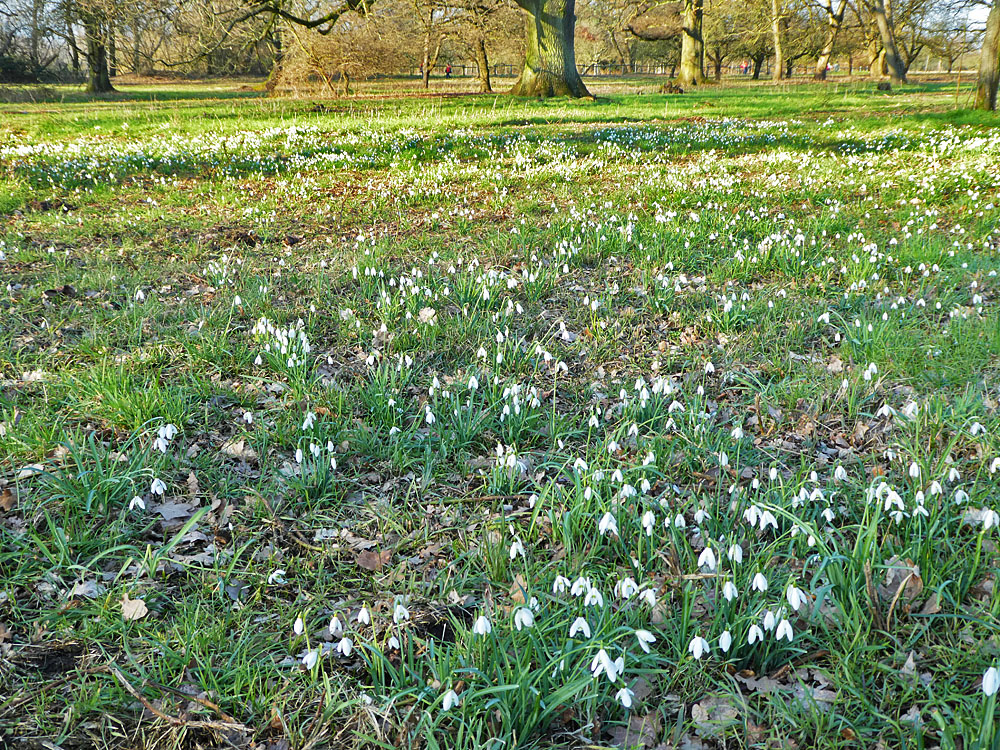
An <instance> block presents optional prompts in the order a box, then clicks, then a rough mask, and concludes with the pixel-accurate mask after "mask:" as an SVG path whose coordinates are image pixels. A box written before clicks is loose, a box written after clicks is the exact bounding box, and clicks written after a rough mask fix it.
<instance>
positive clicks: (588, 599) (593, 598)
mask: <svg viewBox="0 0 1000 750" xmlns="http://www.w3.org/2000/svg"><path fill="white" fill-rule="evenodd" d="M583 606H584V607H594V606H597V607H603V606H604V594H602V593H601V592H600V591H598V590H597V589H596V588H591V589H590V590H589V591H587V595H586V596H585V597H584V598H583Z"/></svg>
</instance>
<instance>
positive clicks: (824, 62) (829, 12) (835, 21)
mask: <svg viewBox="0 0 1000 750" xmlns="http://www.w3.org/2000/svg"><path fill="white" fill-rule="evenodd" d="M823 10H824V11H825V12H826V36H825V37H824V38H823V46H822V48H821V49H820V51H819V57H818V58H817V59H816V72H815V73H813V78H814V79H815V80H817V81H825V80H826V69H827V68H828V67H830V56H831V55H833V45H834V43H835V42H836V41H837V35H838V34H839V33H840V27H841V26H842V25H843V23H844V12H845V11H846V10H847V0H840V3H839V5H838V6H837V8H836V9H834V7H833V0H826V4H825V5H824V6H823Z"/></svg>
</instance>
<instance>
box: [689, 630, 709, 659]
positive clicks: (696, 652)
mask: <svg viewBox="0 0 1000 750" xmlns="http://www.w3.org/2000/svg"><path fill="white" fill-rule="evenodd" d="M711 650H712V649H711V647H710V646H709V645H708V641H706V640H705V639H704V638H702V637H701V636H700V635H696V636H695V637H694V638H692V639H691V643H689V644H688V651H689V652H690V654H691V656H693V657H694V658H695V659H700V658H701V657H702V656H704V655H705V654H708V653H711Z"/></svg>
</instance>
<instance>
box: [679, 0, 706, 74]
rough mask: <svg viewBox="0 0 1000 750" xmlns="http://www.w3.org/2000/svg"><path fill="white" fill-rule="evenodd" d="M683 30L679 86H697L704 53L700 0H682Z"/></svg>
mask: <svg viewBox="0 0 1000 750" xmlns="http://www.w3.org/2000/svg"><path fill="white" fill-rule="evenodd" d="M683 13H684V15H683V31H682V32H681V72H680V75H679V76H678V77H677V83H678V84H679V85H680V86H687V87H688V88H690V87H692V86H697V85H698V84H699V83H701V82H702V81H703V80H704V79H703V72H702V59H703V58H704V54H705V45H704V40H703V39H702V36H701V25H702V23H701V22H702V16H703V9H702V0H684V10H683Z"/></svg>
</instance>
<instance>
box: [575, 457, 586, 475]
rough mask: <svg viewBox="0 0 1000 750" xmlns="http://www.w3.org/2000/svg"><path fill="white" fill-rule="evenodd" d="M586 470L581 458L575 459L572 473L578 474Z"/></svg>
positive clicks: (584, 462)
mask: <svg viewBox="0 0 1000 750" xmlns="http://www.w3.org/2000/svg"><path fill="white" fill-rule="evenodd" d="M586 470H587V462H586V461H584V460H583V459H582V458H578V459H576V461H574V462H573V471H575V472H577V473H580V472H584V471H586Z"/></svg>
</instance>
